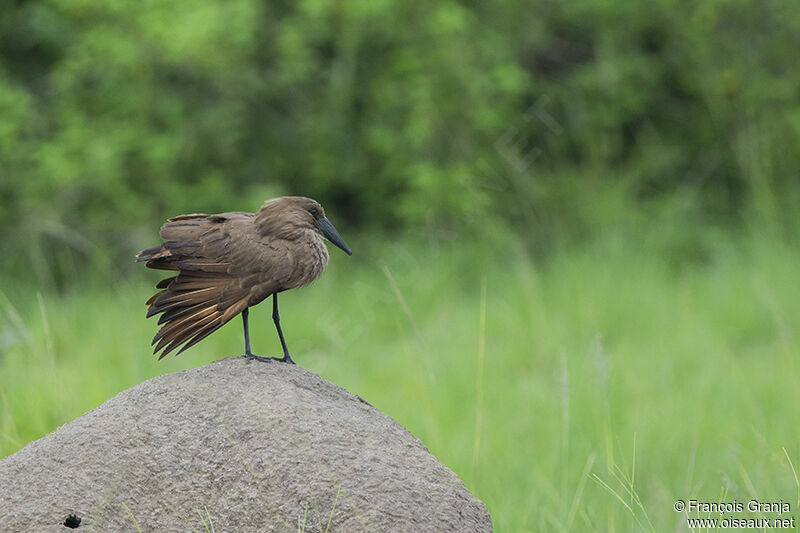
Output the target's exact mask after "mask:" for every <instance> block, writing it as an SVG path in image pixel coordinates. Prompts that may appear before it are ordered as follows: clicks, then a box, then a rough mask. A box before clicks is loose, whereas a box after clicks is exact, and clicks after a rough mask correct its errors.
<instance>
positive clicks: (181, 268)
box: [136, 196, 352, 363]
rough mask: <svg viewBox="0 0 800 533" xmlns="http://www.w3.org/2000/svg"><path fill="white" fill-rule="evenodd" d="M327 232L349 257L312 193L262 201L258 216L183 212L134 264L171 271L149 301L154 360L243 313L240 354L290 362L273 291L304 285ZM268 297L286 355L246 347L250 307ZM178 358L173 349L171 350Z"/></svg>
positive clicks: (315, 269)
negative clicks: (173, 273) (257, 352)
mask: <svg viewBox="0 0 800 533" xmlns="http://www.w3.org/2000/svg"><path fill="white" fill-rule="evenodd" d="M322 237H326V238H327V239H328V240H329V241H331V242H332V243H333V244H335V245H336V246H338V247H339V248H341V249H342V250H344V251H345V252H347V255H352V252H351V251H350V248H348V247H347V244H345V242H344V240H342V238H341V237H340V236H339V234H338V233H337V232H336V229H335V228H334V227H333V224H331V223H330V221H329V220H328V219H327V218H325V211H324V210H323V209H322V206H321V205H319V204H318V203H317V202H315V201H314V200H312V199H310V198H304V197H302V196H284V197H281V198H273V199H272V200H267V202H266V203H265V204H264V206H263V207H262V208H261V209H260V210H259V211H258V213H240V212H234V213H220V214H218V215H203V214H194V215H180V216H177V217H173V218H170V219H169V220H167V222H166V224H164V225H163V226H162V227H161V238H162V239H164V241H165V242H164V243H163V244H161V245H160V246H155V247H153V248H148V249H147V250H142V251H141V252H139V253H138V254H137V255H136V258H137V261H147V263H146V265H147V266H148V267H149V268H155V269H158V270H175V271H177V272H178V275H176V276H172V277H170V278H166V279H163V280H161V281H160V282H159V283H158V285H156V288H157V289H161V290H160V291H158V292H157V293H155V294H154V295H153V296H152V297H151V298H150V299H149V300H147V303H146V305H148V306H149V308H148V310H147V317H148V318H149V317H151V316H153V315H157V314H158V313H163V314H162V315H161V317H160V318H159V319H158V323H159V324H164V325H163V326H162V327H161V329H160V330H159V331H158V333H157V334H156V336H155V337H154V338H153V344H156V343H158V344H156V347H155V350H153V353H157V352H158V351H159V350H163V351H162V352H161V355H160V356H159V359H161V358H162V357H164V356H165V355H167V354H168V353H169V352H171V351H172V350H174V349H175V348H177V347H178V346H180V345H181V344H183V347H182V348H181V349H180V351H179V352H178V354H180V353H181V352H183V351H184V350H186V349H187V348H189V347H190V346H193V345H194V344H197V343H198V342H200V341H201V340H203V339H204V338H206V337H207V336H209V335H210V334H212V333H213V332H215V331H216V330H218V329H219V328H221V327H222V325H223V324H225V323H226V322H228V321H229V320H230V319H232V318H233V317H235V316H236V315H238V314H239V313H241V314H242V321H243V322H244V347H245V348H244V349H245V353H244V357H245V358H246V359H258V360H259V361H269V360H277V361H284V362H287V363H294V361H292V358H291V356H290V355H289V350H288V349H287V348H286V341H285V340H284V338H283V332H282V331H281V322H280V315H279V314H278V293H279V292H282V291H285V290H287V289H293V288H295V287H301V286H303V285H308V284H309V283H311V282H312V281H314V280H315V279H317V278H318V277H319V276H320V274H322V271H323V270H325V267H326V266H327V265H328V250H327V248H326V247H325V244H324V243H323V242H322ZM270 295H272V319H273V320H274V321H275V328H276V329H277V330H278V337H279V338H280V340H281V346H282V347H283V357H281V358H278V357H260V356H257V355H253V353H252V352H251V351H250V330H249V328H248V324H247V315H248V312H249V308H250V307H252V306H254V305H256V304H257V303H259V302H261V301H262V300H264V299H265V298H267V297H268V296H270ZM176 355H177V354H176Z"/></svg>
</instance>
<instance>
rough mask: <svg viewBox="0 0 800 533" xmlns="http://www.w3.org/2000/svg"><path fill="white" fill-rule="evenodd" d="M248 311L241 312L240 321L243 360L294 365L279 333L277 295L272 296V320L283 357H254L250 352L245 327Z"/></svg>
mask: <svg viewBox="0 0 800 533" xmlns="http://www.w3.org/2000/svg"><path fill="white" fill-rule="evenodd" d="M248 314H249V311H248V309H245V310H244V311H242V320H243V321H244V349H245V353H244V358H245V359H246V360H247V361H250V360H251V359H255V360H256V361H281V362H284V363H291V364H295V362H294V361H293V360H292V357H291V356H290V355H289V349H288V348H287V347H286V340H284V338H283V331H281V316H280V315H279V314H278V293H273V295H272V320H274V321H275V327H276V328H277V329H278V337H280V339H281V347H283V357H262V356H260V355H254V354H253V353H252V352H251V351H250V330H249V328H248V326H247V315H248Z"/></svg>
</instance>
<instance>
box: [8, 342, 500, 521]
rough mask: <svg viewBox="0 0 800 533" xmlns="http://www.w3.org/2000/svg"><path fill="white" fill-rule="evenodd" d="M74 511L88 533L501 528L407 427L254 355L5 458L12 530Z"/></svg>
mask: <svg viewBox="0 0 800 533" xmlns="http://www.w3.org/2000/svg"><path fill="white" fill-rule="evenodd" d="M70 515H74V517H77V518H80V525H79V526H78V528H77V530H78V531H136V530H137V527H138V528H140V529H141V531H159V532H162V531H193V530H194V531H198V532H202V531H215V532H218V533H220V532H248V531H293V532H297V531H307V532H319V531H323V532H324V531H331V532H334V531H343V532H348V531H379V532H383V531H413V532H417V531H459V532H463V531H470V532H472V531H491V530H492V523H491V519H490V517H489V514H488V513H487V511H486V508H485V507H484V505H483V503H481V502H480V501H479V500H477V499H475V498H474V497H473V496H472V495H471V494H470V493H469V491H468V490H467V489H466V487H465V486H464V485H463V484H462V483H461V481H460V480H459V479H458V477H456V475H455V474H454V473H453V472H452V471H450V470H449V469H448V468H447V467H445V466H444V465H442V464H441V463H440V462H439V461H438V460H437V459H436V458H435V457H434V456H433V455H431V454H430V453H429V452H428V450H427V449H426V448H425V446H423V445H422V443H421V442H420V441H419V440H417V439H416V438H415V437H413V436H412V435H411V434H410V433H409V432H408V430H406V429H405V428H404V427H402V426H401V425H400V424H398V423H396V422H395V421H394V420H392V419H391V418H389V417H388V416H386V415H384V414H383V413H381V412H380V411H378V410H377V409H375V408H373V407H372V406H371V405H369V404H368V403H367V402H365V401H364V400H363V399H361V398H359V397H357V396H353V395H352V394H350V393H348V392H347V391H345V390H344V389H342V388H340V387H337V386H336V385H333V384H331V383H329V382H327V381H325V380H323V379H321V378H320V377H319V376H317V375H316V374H313V373H311V372H309V371H307V370H305V369H303V368H302V367H299V366H294V365H287V364H282V363H259V362H251V363H247V362H245V361H244V359H242V358H228V359H223V360H221V361H217V362H215V363H211V364H209V365H206V366H204V367H201V368H197V369H194V370H187V371H184V372H178V373H175V374H169V375H166V376H161V377H158V378H154V379H151V380H149V381H146V382H144V383H141V384H139V385H137V386H135V387H133V388H131V389H128V390H126V391H124V392H122V393H120V394H118V395H117V396H115V397H113V398H111V399H110V400H108V401H107V402H105V403H104V404H103V405H101V406H100V407H98V408H97V409H94V410H93V411H90V412H88V413H86V414H85V415H83V416H81V417H79V418H77V419H76V420H74V421H72V422H70V423H68V424H65V425H64V426H62V427H60V428H58V429H57V430H56V431H54V432H53V433H50V434H49V435H47V436H45V437H43V438H41V439H39V440H37V441H35V442H32V443H30V444H28V445H27V446H25V447H24V448H23V449H21V450H19V451H18V452H16V453H15V454H13V455H11V456H9V457H7V458H5V459H3V460H2V461H0V531H13V532H16V531H35V532H37V533H38V532H48V531H59V532H65V531H69V530H70V529H69V528H68V527H65V525H64V524H65V521H67V520H68V518H69V517H70ZM74 522H75V520H74V519H73V521H72V523H73V524H74Z"/></svg>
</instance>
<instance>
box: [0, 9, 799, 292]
mask: <svg viewBox="0 0 800 533" xmlns="http://www.w3.org/2000/svg"><path fill="white" fill-rule="evenodd" d="M799 15H800V4H793V3H786V2H780V1H777V0H767V1H765V2H754V1H743V0H719V1H716V2H710V3H708V2H707V3H702V4H691V5H684V4H683V3H680V2H677V1H676V0H655V1H653V2H649V3H646V4H637V3H630V2H623V1H612V2H594V1H589V0H575V1H570V2H557V1H554V0H536V1H534V2H530V1H526V2H523V1H520V0H511V1H509V2H499V3H478V2H469V1H462V2H457V1H451V0H445V1H442V2H436V3H430V2H413V1H412V2H401V1H398V0H379V1H368V0H347V1H343V2H336V3H330V2H321V1H319V0H301V1H298V2H282V1H278V0H275V1H259V0H225V1H222V0H193V1H192V2H188V1H185V0H183V1H180V0H178V1H174V2H162V1H159V0H137V1H135V2H134V1H133V0H113V1H112V0H30V1H27V2H20V1H11V2H4V3H3V5H2V6H0V172H1V173H2V177H0V223H2V225H0V232H2V239H0V243H2V244H0V247H2V249H0V253H2V254H3V257H4V262H5V263H6V268H7V269H11V270H15V271H20V270H21V269H30V265H31V264H33V267H34V269H36V270H37V271H38V273H39V277H40V278H42V279H48V280H51V281H53V282H55V283H60V281H61V280H64V279H70V278H72V277H74V276H75V275H76V272H77V271H76V267H75V265H76V264H78V263H79V262H82V261H86V260H91V261H109V259H108V258H107V256H106V253H105V251H107V250H111V251H112V256H111V257H112V258H114V257H115V256H116V257H127V256H129V255H130V253H131V251H132V250H136V249H137V248H138V247H140V246H141V245H142V242H145V241H147V242H149V240H151V238H144V236H145V235H151V234H152V232H153V230H154V226H155V225H156V224H157V222H156V221H159V220H161V219H162V218H163V217H165V216H168V215H171V214H176V213H179V212H192V211H201V210H202V211H217V210H230V209H257V208H258V207H259V205H260V203H261V201H262V200H263V199H265V198H267V197H269V196H272V195H275V194H282V193H292V194H305V195H309V196H313V197H315V198H318V199H319V200H321V201H322V202H323V203H324V204H326V205H329V206H330V208H331V209H332V210H333V211H334V212H335V213H336V215H335V216H336V218H337V220H340V222H339V223H340V224H341V225H342V226H346V225H348V224H349V225H351V227H353V226H363V227H365V228H398V227H403V226H406V227H408V226H412V225H420V224H422V225H425V227H428V228H451V227H456V226H464V225H466V226H467V227H469V228H470V229H471V230H473V231H474V230H477V228H479V227H487V226H488V227H494V224H497V223H511V224H513V225H516V226H517V227H518V228H519V230H520V233H521V234H523V235H524V236H525V237H526V238H527V239H529V241H531V242H532V243H533V244H535V245H542V244H544V245H546V244H547V243H548V242H551V241H553V240H555V239H562V238H567V239H568V238H571V237H574V236H575V235H579V234H583V233H591V231H592V228H596V227H597V224H598V223H600V222H603V221H608V220H618V221H620V223H622V224H631V223H635V222H636V221H638V220H640V219H639V218H635V217H636V216H639V217H641V216H644V217H647V216H650V215H651V214H652V213H653V212H654V210H656V211H657V210H658V209H661V207H659V206H665V205H666V206H673V207H674V206H678V207H677V208H676V209H678V210H679V212H680V213H681V216H682V218H685V219H686V220H691V221H695V222H700V223H715V224H739V223H741V222H743V221H751V220H757V221H759V223H762V222H763V223H766V224H767V225H769V226H771V227H773V228H775V229H776V231H779V230H780V228H782V227H784V226H786V225H791V224H792V223H793V220H791V219H792V218H793V217H791V213H792V211H791V209H790V206H796V205H797V202H798V195H797V192H798V189H797V185H796V180H795V179H794V174H795V172H796V169H797V168H798V163H799V162H798V157H800V155H798V152H797V150H795V149H794V148H795V147H796V146H797V144H798V137H799V136H800V103H798V84H799V82H800V71H798V69H796V68H794V61H793V59H794V58H793V57H792V55H793V52H792V50H794V49H795V48H797V45H798V44H800V43H798V40H799V39H800V27H798V26H799V25H800V16H799ZM670 209H672V208H670ZM637 212H638V213H640V215H635V213H637ZM626 213H633V215H631V216H634V218H633V219H632V218H630V216H627V215H626ZM532 227H535V228H536V231H530V228H532ZM20 250H24V252H23V253H19V251H20ZM101 250H104V251H103V252H101ZM114 254H116V255H114Z"/></svg>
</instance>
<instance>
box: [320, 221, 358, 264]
mask: <svg viewBox="0 0 800 533" xmlns="http://www.w3.org/2000/svg"><path fill="white" fill-rule="evenodd" d="M317 227H318V228H319V230H320V231H321V232H322V234H323V235H325V238H326V239H328V240H329V241H331V242H332V243H333V244H335V245H336V246H338V247H339V248H341V249H342V250H344V251H345V253H346V254H347V255H353V252H351V251H350V248H348V247H347V245H346V244H345V242H344V240H343V239H342V238H341V237H340V236H339V232H337V231H336V228H334V227H333V224H331V221H330V220H328V219H327V218H325V217H321V218H318V219H317Z"/></svg>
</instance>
